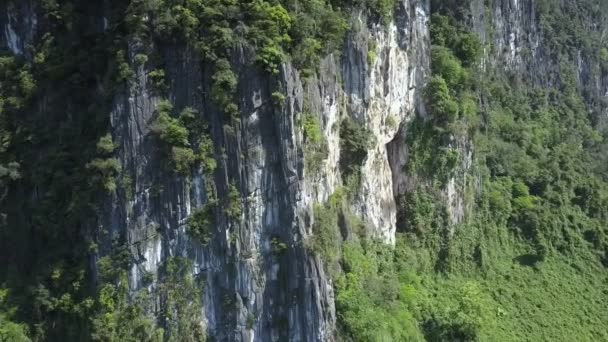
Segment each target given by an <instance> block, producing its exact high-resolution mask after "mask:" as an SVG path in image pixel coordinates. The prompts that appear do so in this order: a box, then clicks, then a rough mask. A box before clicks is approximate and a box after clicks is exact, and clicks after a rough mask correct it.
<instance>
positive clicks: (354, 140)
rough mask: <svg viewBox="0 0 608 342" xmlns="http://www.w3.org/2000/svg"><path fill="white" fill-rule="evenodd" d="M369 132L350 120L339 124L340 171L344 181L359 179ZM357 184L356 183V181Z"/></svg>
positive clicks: (368, 140) (365, 156)
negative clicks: (352, 178)
mask: <svg viewBox="0 0 608 342" xmlns="http://www.w3.org/2000/svg"><path fill="white" fill-rule="evenodd" d="M370 139H371V134H370V132H369V131H368V130H367V129H366V128H365V127H363V126H361V125H360V124H359V123H357V122H355V121H354V120H353V119H351V118H345V119H344V120H342V123H341V124H340V171H341V172H342V177H343V179H344V180H348V179H349V178H351V177H354V179H359V174H360V172H361V166H363V163H364V162H365V159H366V158H367V149H368V146H369V144H370ZM357 183H358V181H357Z"/></svg>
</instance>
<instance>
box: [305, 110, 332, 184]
mask: <svg viewBox="0 0 608 342" xmlns="http://www.w3.org/2000/svg"><path fill="white" fill-rule="evenodd" d="M300 127H302V131H303V133H304V141H303V145H304V162H305V163H306V167H307V168H308V170H310V171H312V172H313V173H316V172H318V171H319V169H320V168H321V165H322V163H323V161H324V160H325V159H326V158H327V155H328V153H329V151H328V146H327V141H326V140H325V134H324V133H323V129H322V127H321V123H320V122H319V119H318V117H317V116H315V115H313V114H311V113H303V114H302V122H301V124H300Z"/></svg>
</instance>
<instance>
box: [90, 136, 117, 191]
mask: <svg viewBox="0 0 608 342" xmlns="http://www.w3.org/2000/svg"><path fill="white" fill-rule="evenodd" d="M115 149H116V145H114V143H113V142H112V136H111V135H110V134H106V135H104V136H102V137H101V138H99V141H98V142H97V153H98V157H97V158H95V159H93V160H91V161H90V162H89V163H87V165H86V168H87V169H89V170H91V171H93V172H94V177H93V180H94V182H96V183H98V184H101V185H102V187H103V189H105V191H107V192H109V193H114V192H115V191H116V178H117V177H118V175H119V173H120V171H121V170H122V166H121V165H120V161H119V160H118V159H116V158H113V157H111V156H112V153H113V152H114V150H115Z"/></svg>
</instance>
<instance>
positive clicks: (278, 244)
mask: <svg viewBox="0 0 608 342" xmlns="http://www.w3.org/2000/svg"><path fill="white" fill-rule="evenodd" d="M287 248H288V246H287V244H286V243H285V242H283V241H281V239H280V238H278V237H276V236H275V237H273V238H272V239H270V249H271V251H272V253H273V254H275V255H282V254H283V253H285V251H287Z"/></svg>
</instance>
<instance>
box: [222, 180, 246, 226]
mask: <svg viewBox="0 0 608 342" xmlns="http://www.w3.org/2000/svg"><path fill="white" fill-rule="evenodd" d="M224 212H225V213H226V215H227V216H228V218H229V219H231V220H235V221H236V220H238V221H240V219H241V214H242V209H241V193H240V192H239V190H238V189H237V187H236V186H235V185H234V184H230V186H229V187H228V198H227V203H226V208H225V209H224Z"/></svg>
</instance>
